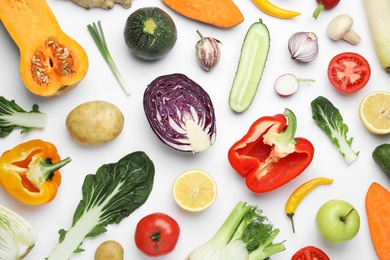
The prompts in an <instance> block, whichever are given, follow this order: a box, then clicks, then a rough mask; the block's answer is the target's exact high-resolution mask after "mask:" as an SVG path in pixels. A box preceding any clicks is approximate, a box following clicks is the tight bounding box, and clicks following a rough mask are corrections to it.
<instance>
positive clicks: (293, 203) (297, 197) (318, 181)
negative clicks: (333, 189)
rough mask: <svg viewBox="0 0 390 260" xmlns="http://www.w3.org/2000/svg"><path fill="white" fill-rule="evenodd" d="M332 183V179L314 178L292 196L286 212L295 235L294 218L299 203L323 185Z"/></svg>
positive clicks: (288, 201)
mask: <svg viewBox="0 0 390 260" xmlns="http://www.w3.org/2000/svg"><path fill="white" fill-rule="evenodd" d="M332 182H333V179H330V178H325V177H318V178H314V179H311V180H309V181H307V182H305V183H303V184H302V185H301V186H299V187H298V188H297V189H296V190H295V191H294V192H293V193H292V194H291V195H290V197H289V198H288V200H287V203H286V208H285V211H286V214H287V216H288V217H289V218H290V220H291V225H292V229H293V232H294V233H295V227H294V220H293V216H294V214H295V211H296V209H297V208H298V205H299V203H300V202H301V201H302V199H303V198H304V197H305V196H306V195H307V194H308V193H309V192H310V191H311V190H313V189H314V188H315V187H317V186H319V185H323V184H331V183H332Z"/></svg>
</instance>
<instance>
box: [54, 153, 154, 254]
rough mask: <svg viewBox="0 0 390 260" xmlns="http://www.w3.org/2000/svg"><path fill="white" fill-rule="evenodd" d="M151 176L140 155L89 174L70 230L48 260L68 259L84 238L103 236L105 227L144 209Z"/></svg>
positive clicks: (151, 167) (146, 161) (146, 159)
mask: <svg viewBox="0 0 390 260" xmlns="http://www.w3.org/2000/svg"><path fill="white" fill-rule="evenodd" d="M154 172H155V169H154V164H153V162H152V161H151V160H150V159H149V157H148V156H147V155H146V154H145V153H144V152H140V151H139V152H133V153H131V154H128V155H127V156H125V157H123V158H122V159H120V160H119V161H118V162H117V163H110V164H105V165H102V166H101V167H100V168H99V169H98V170H97V172H96V174H88V175H87V176H86V177H85V179H84V183H83V186H82V194H83V198H82V200H80V202H79V204H78V206H77V208H76V211H75V213H74V216H73V222H72V227H71V228H70V229H69V230H68V231H66V232H65V231H63V230H62V231H61V232H60V241H59V243H58V245H57V247H56V248H55V249H54V250H53V252H52V253H51V254H50V256H49V257H48V259H49V260H50V259H53V260H54V259H55V260H58V259H60V258H61V259H68V258H70V256H71V255H72V254H73V253H74V252H79V251H80V250H82V249H81V248H80V247H79V246H80V245H81V244H82V242H83V241H84V240H85V239H86V238H93V237H96V236H97V235H99V234H101V233H104V232H106V228H105V227H106V226H107V225H109V224H118V223H120V222H121V220H122V219H123V218H125V217H127V216H129V215H130V214H131V213H133V212H134V211H135V210H136V209H137V208H139V207H140V206H141V205H143V204H144V203H145V202H146V200H147V199H148V197H149V195H150V193H151V191H152V188H153V182H154ZM58 257H60V258H58Z"/></svg>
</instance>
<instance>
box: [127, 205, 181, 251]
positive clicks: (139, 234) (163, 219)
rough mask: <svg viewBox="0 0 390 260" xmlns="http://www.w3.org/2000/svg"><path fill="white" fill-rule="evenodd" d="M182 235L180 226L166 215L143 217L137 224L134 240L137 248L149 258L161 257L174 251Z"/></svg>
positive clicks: (158, 213) (155, 214) (154, 214)
mask: <svg viewBox="0 0 390 260" xmlns="http://www.w3.org/2000/svg"><path fill="white" fill-rule="evenodd" d="M179 235H180V227H179V224H178V223H177V222H176V220H174V219H173V218H172V217H170V216H168V215H166V214H164V213H160V212H157V213H153V214H150V215H147V216H145V217H143V218H142V219H141V220H140V221H139V222H138V224H137V227H136V229H135V234H134V240H135V244H136V246H137V248H138V249H139V250H140V251H141V252H143V253H144V254H145V255H148V256H161V255H165V254H168V253H170V252H172V251H173V249H174V248H175V247H176V244H177V241H178V239H179Z"/></svg>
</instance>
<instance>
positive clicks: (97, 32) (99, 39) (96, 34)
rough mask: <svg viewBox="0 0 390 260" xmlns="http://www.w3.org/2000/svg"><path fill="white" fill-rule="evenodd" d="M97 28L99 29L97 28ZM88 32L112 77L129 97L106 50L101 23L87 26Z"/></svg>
mask: <svg viewBox="0 0 390 260" xmlns="http://www.w3.org/2000/svg"><path fill="white" fill-rule="evenodd" d="M98 26H99V27H98ZM87 28H88V31H89V32H90V33H91V35H92V38H93V40H94V41H95V43H96V45H97V47H98V48H99V50H100V52H101V54H102V55H103V57H104V59H105V60H106V62H107V64H108V66H109V67H110V69H111V71H112V73H114V76H115V77H116V79H117V80H118V82H119V84H120V85H121V87H122V89H123V91H124V92H125V93H126V95H127V96H129V95H130V90H129V88H128V87H127V85H126V83H125V81H124V79H123V78H122V75H121V74H120V72H119V70H118V68H117V66H116V64H115V62H114V60H113V58H112V56H111V53H110V51H109V49H108V46H107V42H106V38H105V37H104V32H103V28H102V25H101V22H100V21H98V25H96V24H95V23H92V24H89V25H88V26H87Z"/></svg>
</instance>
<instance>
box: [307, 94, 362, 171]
mask: <svg viewBox="0 0 390 260" xmlns="http://www.w3.org/2000/svg"><path fill="white" fill-rule="evenodd" d="M311 108H312V116H313V119H314V121H315V122H316V123H317V125H318V126H319V127H320V128H321V129H322V130H323V131H324V132H325V134H326V135H327V136H328V138H329V140H330V141H331V142H332V143H333V145H334V146H335V147H336V148H337V149H338V150H339V152H340V154H341V155H342V156H343V158H344V160H345V162H346V163H347V164H350V163H352V162H354V161H356V160H357V158H358V155H359V152H354V151H353V149H352V140H353V138H350V139H348V138H347V133H348V130H349V129H348V126H347V125H346V124H345V123H344V121H343V117H342V116H341V114H340V111H339V109H337V108H336V107H335V106H334V105H333V104H332V103H331V102H330V101H329V100H328V99H327V98H325V97H323V96H319V97H317V98H316V99H314V100H313V101H312V102H311Z"/></svg>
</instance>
